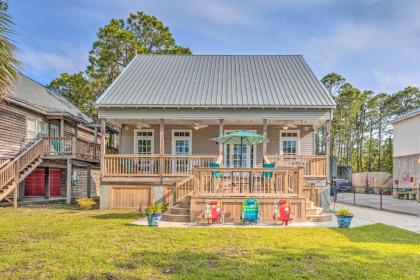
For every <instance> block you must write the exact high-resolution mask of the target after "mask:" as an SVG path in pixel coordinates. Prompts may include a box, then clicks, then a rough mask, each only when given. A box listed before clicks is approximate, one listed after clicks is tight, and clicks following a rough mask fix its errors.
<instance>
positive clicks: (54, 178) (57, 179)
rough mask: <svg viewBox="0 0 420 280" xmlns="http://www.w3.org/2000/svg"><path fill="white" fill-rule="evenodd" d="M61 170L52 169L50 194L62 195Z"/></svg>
mask: <svg viewBox="0 0 420 280" xmlns="http://www.w3.org/2000/svg"><path fill="white" fill-rule="evenodd" d="M60 186H61V171H60V169H50V195H51V196H60Z"/></svg>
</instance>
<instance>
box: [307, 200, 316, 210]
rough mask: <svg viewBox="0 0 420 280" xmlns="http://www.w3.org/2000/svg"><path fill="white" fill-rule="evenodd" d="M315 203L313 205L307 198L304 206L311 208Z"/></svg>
mask: <svg viewBox="0 0 420 280" xmlns="http://www.w3.org/2000/svg"><path fill="white" fill-rule="evenodd" d="M314 206H315V205H314V203H313V202H312V201H310V200H307V201H306V208H313V207H314Z"/></svg>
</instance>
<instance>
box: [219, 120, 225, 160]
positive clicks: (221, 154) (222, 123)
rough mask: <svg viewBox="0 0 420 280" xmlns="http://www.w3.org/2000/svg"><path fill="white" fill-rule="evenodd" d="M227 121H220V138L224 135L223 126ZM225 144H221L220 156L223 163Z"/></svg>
mask: <svg viewBox="0 0 420 280" xmlns="http://www.w3.org/2000/svg"><path fill="white" fill-rule="evenodd" d="M224 122H225V120H223V119H221V120H220V121H219V136H222V135H223V134H224V130H223V125H224ZM223 152H224V151H223V144H222V143H219V156H221V157H222V162H223Z"/></svg>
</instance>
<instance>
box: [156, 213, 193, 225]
mask: <svg viewBox="0 0 420 280" xmlns="http://www.w3.org/2000/svg"><path fill="white" fill-rule="evenodd" d="M161 221H166V222H178V223H188V222H189V221H190V216H189V215H175V214H170V213H165V214H162V217H161Z"/></svg>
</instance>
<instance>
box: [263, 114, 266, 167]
mask: <svg viewBox="0 0 420 280" xmlns="http://www.w3.org/2000/svg"><path fill="white" fill-rule="evenodd" d="M263 136H264V137H267V119H263ZM266 155H267V143H263V157H265V156H266ZM263 161H264V159H263Z"/></svg>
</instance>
